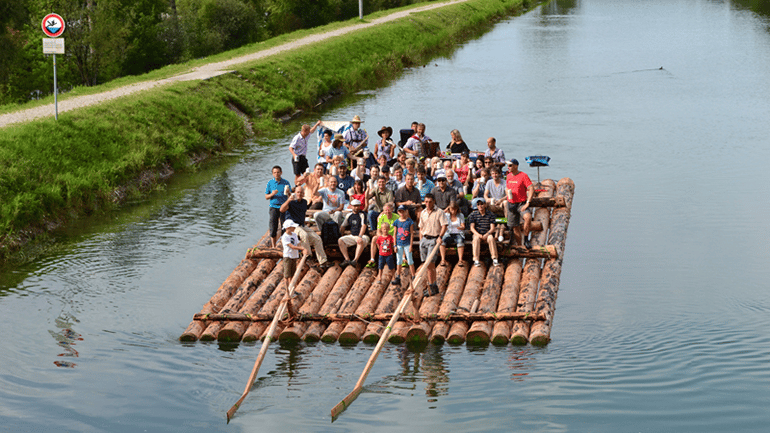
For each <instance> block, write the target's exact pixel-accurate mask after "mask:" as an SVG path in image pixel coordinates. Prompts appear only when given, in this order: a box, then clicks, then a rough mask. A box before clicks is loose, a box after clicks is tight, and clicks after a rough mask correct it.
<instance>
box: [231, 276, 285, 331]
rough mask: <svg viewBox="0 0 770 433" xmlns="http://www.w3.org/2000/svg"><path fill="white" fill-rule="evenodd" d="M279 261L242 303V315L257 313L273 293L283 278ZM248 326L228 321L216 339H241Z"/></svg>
mask: <svg viewBox="0 0 770 433" xmlns="http://www.w3.org/2000/svg"><path fill="white" fill-rule="evenodd" d="M280 263H281V262H278V263H277V264H276V266H275V267H274V268H273V271H272V272H271V273H270V275H268V276H267V278H266V279H265V280H264V281H262V283H261V284H260V285H259V287H257V289H256V290H254V293H252V294H251V296H249V299H248V300H247V301H246V303H245V304H243V307H241V311H240V312H239V313H241V314H244V315H252V314H257V313H259V310H260V309H261V308H262V306H263V305H265V303H266V302H267V300H268V299H269V298H270V295H272V294H273V291H274V290H275V288H276V287H277V286H278V284H280V283H281V280H282V279H283V266H281V265H280ZM248 326H249V324H248V323H244V322H228V323H226V324H225V326H224V327H223V328H222V329H221V330H220V331H219V334H217V340H218V341H221V342H223V343H226V342H238V341H241V337H243V333H244V332H246V328H248Z"/></svg>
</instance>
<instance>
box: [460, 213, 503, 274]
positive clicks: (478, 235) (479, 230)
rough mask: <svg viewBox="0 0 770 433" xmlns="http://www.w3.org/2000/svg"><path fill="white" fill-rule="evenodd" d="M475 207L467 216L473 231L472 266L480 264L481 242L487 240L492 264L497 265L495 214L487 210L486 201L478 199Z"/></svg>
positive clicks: (498, 263)
mask: <svg viewBox="0 0 770 433" xmlns="http://www.w3.org/2000/svg"><path fill="white" fill-rule="evenodd" d="M476 207H477V209H476V210H475V211H473V212H471V214H470V216H469V217H468V225H469V226H470V228H471V233H473V241H472V244H471V245H472V246H473V266H481V262H480V261H479V256H480V255H481V243H482V242H487V244H488V245H489V254H490V255H491V256H492V264H493V265H494V266H499V265H500V262H498V261H497V242H496V241H495V226H496V224H495V216H494V215H493V214H492V212H489V211H488V210H487V202H486V201H484V200H479V201H478V202H477V203H476Z"/></svg>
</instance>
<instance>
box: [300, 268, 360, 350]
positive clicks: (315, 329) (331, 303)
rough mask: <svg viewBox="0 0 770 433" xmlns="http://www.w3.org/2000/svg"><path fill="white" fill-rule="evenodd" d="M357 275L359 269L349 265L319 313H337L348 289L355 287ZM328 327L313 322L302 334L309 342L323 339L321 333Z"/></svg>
mask: <svg viewBox="0 0 770 433" xmlns="http://www.w3.org/2000/svg"><path fill="white" fill-rule="evenodd" d="M356 277H358V269H356V267H355V266H348V267H347V268H345V270H344V271H342V274H340V277H339V278H338V279H337V282H336V283H334V287H333V288H332V291H331V293H329V296H327V297H326V300H325V301H324V304H323V305H322V306H321V309H320V310H318V313H319V314H321V315H328V314H332V313H336V312H337V311H338V310H339V308H340V307H341V306H342V301H343V300H344V298H345V295H346V294H347V293H348V290H350V288H351V287H353V282H355V280H356ZM326 327H327V325H326V324H325V323H322V322H316V323H312V324H311V325H310V326H308V328H307V330H306V331H305V333H304V334H303V335H302V339H303V340H305V341H308V342H315V341H318V340H320V339H321V335H322V334H323V333H324V331H325V330H326Z"/></svg>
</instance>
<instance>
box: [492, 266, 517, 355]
mask: <svg viewBox="0 0 770 433" xmlns="http://www.w3.org/2000/svg"><path fill="white" fill-rule="evenodd" d="M521 268H522V265H521V259H513V260H511V261H509V262H508V264H507V265H506V267H505V276H504V277H503V290H502V292H501V293H500V301H498V303H497V313H514V312H516V304H517V303H518V301H519V284H520V283H521ZM511 326H513V321H512V320H501V321H498V322H495V324H494V326H493V328H492V344H498V345H506V344H508V341H510V339H511Z"/></svg>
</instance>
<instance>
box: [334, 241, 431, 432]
mask: <svg viewBox="0 0 770 433" xmlns="http://www.w3.org/2000/svg"><path fill="white" fill-rule="evenodd" d="M440 245H441V239H436V246H435V247H434V248H433V250H432V251H431V252H430V254H428V257H427V259H426V260H425V263H430V262H431V261H432V260H433V257H434V256H435V255H436V252H437V251H438V249H439V246H440ZM427 270H428V266H423V267H422V269H420V271H419V272H417V275H415V278H414V279H413V280H412V283H411V284H410V285H409V289H408V290H407V291H406V293H405V294H404V297H403V298H402V299H401V302H399V303H398V307H396V311H395V312H394V313H393V317H392V318H391V319H390V322H388V326H386V327H385V330H384V331H383V332H382V335H381V336H380V340H379V341H378V342H377V346H375V347H374V352H373V353H372V355H371V356H370V357H369V362H367V363H366V367H364V371H363V373H361V377H359V378H358V382H356V386H355V387H354V388H353V391H351V392H350V394H348V395H347V397H345V398H343V399H342V401H341V402H339V403H337V405H336V406H334V407H333V408H332V422H333V421H334V420H335V419H337V417H338V416H339V415H340V414H341V413H342V412H343V411H344V410H345V409H347V408H348V406H350V405H351V404H352V403H353V400H355V399H356V398H357V397H358V394H360V393H361V390H363V387H364V381H366V376H368V375H369V371H370V370H371V369H372V366H374V361H376V360H377V356H378V355H379V354H380V350H381V349H382V346H384V345H385V342H386V341H388V337H389V336H390V332H391V331H392V330H393V325H395V323H396V321H398V318H399V316H400V315H401V313H403V312H404V309H405V308H406V306H407V305H408V304H409V301H410V300H411V299H412V295H413V294H414V290H415V287H417V286H418V285H419V282H420V281H421V280H422V279H423V277H424V276H425V272H427Z"/></svg>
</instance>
